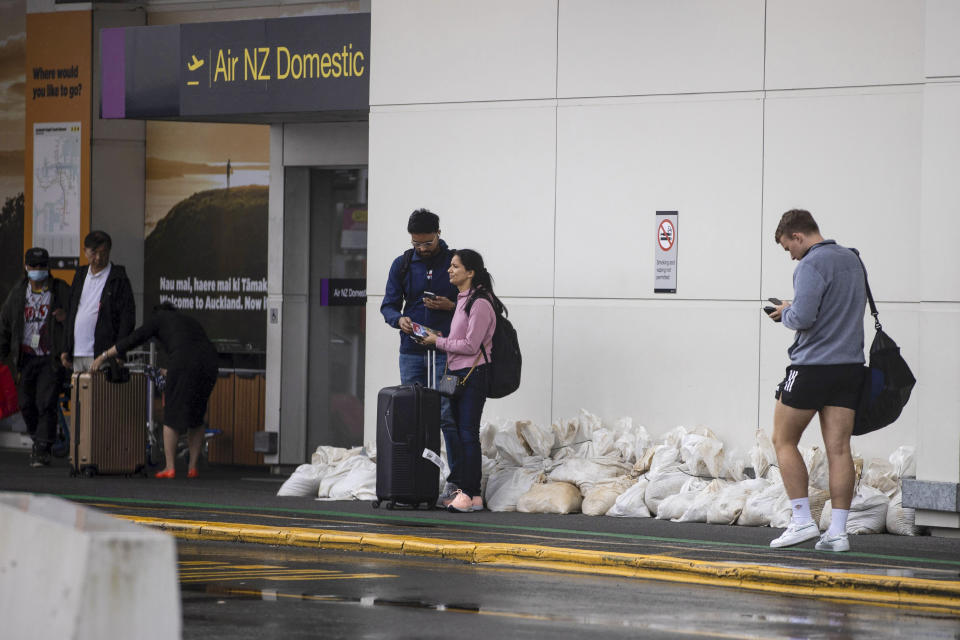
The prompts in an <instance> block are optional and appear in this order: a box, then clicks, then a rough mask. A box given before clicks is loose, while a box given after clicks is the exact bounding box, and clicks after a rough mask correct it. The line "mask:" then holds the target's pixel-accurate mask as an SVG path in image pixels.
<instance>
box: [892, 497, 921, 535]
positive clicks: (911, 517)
mask: <svg viewBox="0 0 960 640" xmlns="http://www.w3.org/2000/svg"><path fill="white" fill-rule="evenodd" d="M915 522H916V511H915V510H914V509H911V508H909V507H904V506H903V494H902V493H901V492H900V491H897V492H896V493H894V494H893V497H892V498H890V506H888V507H887V522H886V524H887V533H892V534H894V535H897V536H915V535H917V534H919V533H920V527H918V526H916V525H915V524H914V523H915Z"/></svg>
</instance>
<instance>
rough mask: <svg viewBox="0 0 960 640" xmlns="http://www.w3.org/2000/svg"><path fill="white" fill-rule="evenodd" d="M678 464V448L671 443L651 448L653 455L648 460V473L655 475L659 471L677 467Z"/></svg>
mask: <svg viewBox="0 0 960 640" xmlns="http://www.w3.org/2000/svg"><path fill="white" fill-rule="evenodd" d="M679 462H680V447H679V446H678V445H675V444H672V443H664V444H658V445H657V446H655V447H654V448H653V455H652V456H651V458H650V466H649V470H650V473H656V472H657V471H659V470H660V469H662V468H664V467H667V466H672V465H677V464H679Z"/></svg>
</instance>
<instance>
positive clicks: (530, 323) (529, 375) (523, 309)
mask: <svg viewBox="0 0 960 640" xmlns="http://www.w3.org/2000/svg"><path fill="white" fill-rule="evenodd" d="M503 303H504V304H505V305H507V308H508V309H509V311H510V321H511V322H512V323H513V326H514V328H515V329H516V330H517V338H518V339H519V341H520V353H521V354H522V356H523V371H522V372H521V376H520V388H519V389H517V391H516V392H514V393H513V394H511V395H509V396H507V397H506V398H500V399H496V400H495V399H488V400H487V404H486V405H485V406H484V409H483V419H484V420H494V419H496V418H505V419H525V420H533V421H534V422H535V423H537V424H539V425H549V424H550V422H551V413H550V412H551V408H552V407H551V399H552V393H553V348H554V347H553V311H554V308H553V300H549V299H545V300H544V299H541V300H531V299H526V300H523V299H516V298H506V299H504V300H503ZM494 357H496V354H494Z"/></svg>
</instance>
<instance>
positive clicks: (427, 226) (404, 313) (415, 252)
mask: <svg viewBox="0 0 960 640" xmlns="http://www.w3.org/2000/svg"><path fill="white" fill-rule="evenodd" d="M407 232H408V233H409V234H410V244H412V245H413V248H411V249H407V250H406V251H405V252H404V253H403V254H401V255H400V256H398V257H397V258H396V260H394V261H393V264H392V265H390V275H389V276H388V277H387V289H386V292H385V294H384V296H383V304H381V305H380V313H382V314H383V319H384V320H385V321H386V323H387V324H388V325H390V326H391V327H393V328H394V329H399V330H400V384H414V383H416V382H419V383H420V384H422V385H424V386H426V385H427V360H426V354H427V349H426V347H424V346H423V345H421V344H420V343H418V342H417V341H416V340H414V339H413V337H412V333H413V323H418V324H421V325H423V326H425V327H428V328H430V329H434V330H436V331H439V332H440V333H441V334H443V335H447V334H449V333H450V321H451V320H452V319H453V311H454V309H456V306H457V305H456V300H457V294H458V291H457V288H456V287H455V286H453V285H452V284H450V278H449V276H448V275H447V269H449V268H450V258H451V257H452V256H453V251H452V250H451V249H450V248H449V247H448V246H447V243H446V242H444V241H443V240H441V239H440V218H439V217H438V216H437V214H435V213H433V212H431V211H428V210H427V209H417V210H416V211H414V212H413V213H411V214H410V219H409V221H408V222H407ZM427 292H429V293H433V294H435V295H436V297H435V298H433V297H430V296H429V294H428V293H427ZM425 294H426V295H425ZM436 358H437V371H436V374H437V378H438V379H439V378H440V376H442V375H443V369H444V367H445V366H446V363H447V356H446V354H445V353H443V352H442V351H438V352H437V353H436ZM436 383H437V381H436V380H434V383H433V385H432V386H434V387H435V386H436ZM440 419H441V423H442V424H447V425H452V424H453V417H452V414H451V413H450V403H449V401H448V400H447V399H446V398H444V399H443V400H442V401H441V418H440Z"/></svg>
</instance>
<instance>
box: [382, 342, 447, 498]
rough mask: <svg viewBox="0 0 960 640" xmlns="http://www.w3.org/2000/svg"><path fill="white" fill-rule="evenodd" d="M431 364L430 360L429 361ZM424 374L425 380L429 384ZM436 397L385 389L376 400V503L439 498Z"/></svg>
mask: <svg viewBox="0 0 960 640" xmlns="http://www.w3.org/2000/svg"><path fill="white" fill-rule="evenodd" d="M430 360H432V358H430ZM432 374H433V372H432V371H430V369H429V368H428V380H432V379H433V375H432ZM439 465H440V392H438V391H437V390H436V389H429V388H427V387H423V386H421V385H419V384H415V385H402V386H396V387H384V388H383V389H381V390H380V394H379V395H378V396H377V500H376V501H374V502H373V506H374V507H378V506H380V502H381V501H386V505H385V506H386V507H387V508H388V509H392V508H393V507H394V506H395V505H398V504H400V505H409V506H412V507H414V508H417V507H419V505H420V504H421V503H425V504H426V506H427V508H428V509H430V508H432V507H433V506H434V505H435V504H436V502H437V498H438V497H439V495H440V475H439Z"/></svg>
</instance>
